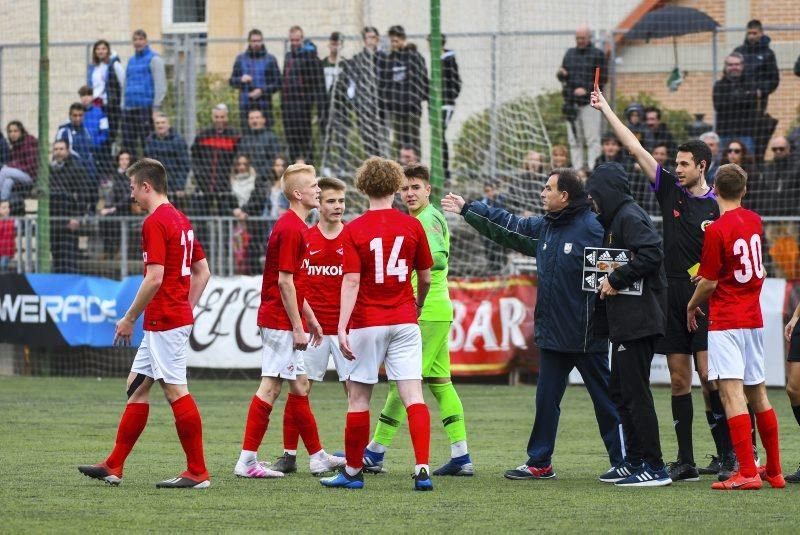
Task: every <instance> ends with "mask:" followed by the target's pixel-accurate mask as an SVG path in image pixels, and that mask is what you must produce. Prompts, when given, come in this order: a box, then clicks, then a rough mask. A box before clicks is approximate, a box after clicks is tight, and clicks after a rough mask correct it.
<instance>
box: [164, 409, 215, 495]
mask: <svg viewBox="0 0 800 535" xmlns="http://www.w3.org/2000/svg"><path fill="white" fill-rule="evenodd" d="M172 413H173V414H174V415H175V428H176V429H177V430H178V438H180V439H181V446H183V451H184V453H186V468H187V470H188V471H189V472H190V473H191V474H192V475H193V476H195V477H197V478H198V479H200V480H205V479H208V471H207V470H206V461H205V457H204V456H203V421H202V420H201V419H200V411H198V410H197V404H196V403H195V402H194V398H193V397H192V395H191V394H187V395H185V396H183V397H181V398H178V399H176V400H175V401H173V402H172Z"/></svg>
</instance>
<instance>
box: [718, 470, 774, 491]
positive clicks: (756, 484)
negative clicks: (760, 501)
mask: <svg viewBox="0 0 800 535" xmlns="http://www.w3.org/2000/svg"><path fill="white" fill-rule="evenodd" d="M762 486H763V484H762V483H761V478H760V477H759V475H758V474H756V475H755V476H754V477H744V476H743V475H742V474H740V473H739V472H736V473H735V474H733V475H732V476H731V477H730V479H728V480H727V481H717V482H716V483H714V484H712V485H711V488H712V489H714V490H758V489H760V488H761V487H762Z"/></svg>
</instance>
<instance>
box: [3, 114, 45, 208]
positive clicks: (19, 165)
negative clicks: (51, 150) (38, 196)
mask: <svg viewBox="0 0 800 535" xmlns="http://www.w3.org/2000/svg"><path fill="white" fill-rule="evenodd" d="M6 134H7V135H8V141H9V143H10V144H11V158H10V159H9V160H8V162H7V163H6V164H5V165H4V166H3V168H2V169H0V201H7V200H8V199H9V197H11V190H12V189H13V188H14V184H33V183H34V182H35V181H36V171H37V169H38V167H39V160H38V158H39V155H38V153H39V144H38V142H37V141H36V138H35V137H33V136H32V135H30V134H29V133H28V131H27V130H25V127H24V126H22V123H21V122H19V121H11V122H10V123H8V126H7V127H6Z"/></svg>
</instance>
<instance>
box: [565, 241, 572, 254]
mask: <svg viewBox="0 0 800 535" xmlns="http://www.w3.org/2000/svg"><path fill="white" fill-rule="evenodd" d="M571 252H572V244H571V243H565V244H564V254H569V253H571Z"/></svg>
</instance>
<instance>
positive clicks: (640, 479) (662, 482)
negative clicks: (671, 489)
mask: <svg viewBox="0 0 800 535" xmlns="http://www.w3.org/2000/svg"><path fill="white" fill-rule="evenodd" d="M614 484H615V485H616V486H618V487H665V486H667V485H671V484H672V480H671V479H670V478H669V474H668V473H667V469H666V467H664V468H662V469H661V470H656V469H654V468H651V467H650V465H649V464H647V463H642V466H640V467H639V469H638V470H637V471H636V472H634V473H633V474H631V475H630V476H628V477H626V478H625V479H620V480H619V481H617V482H616V483H614Z"/></svg>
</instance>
